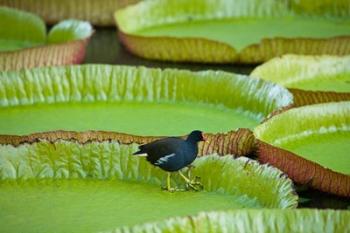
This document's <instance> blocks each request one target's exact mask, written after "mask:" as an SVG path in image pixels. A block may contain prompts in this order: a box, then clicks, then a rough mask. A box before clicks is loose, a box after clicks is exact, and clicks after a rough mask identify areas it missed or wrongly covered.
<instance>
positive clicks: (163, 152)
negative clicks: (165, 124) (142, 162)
mask: <svg viewBox="0 0 350 233" xmlns="http://www.w3.org/2000/svg"><path fill="white" fill-rule="evenodd" d="M182 143H183V140H182V139H179V138H165V139H162V140H158V141H155V142H153V143H150V144H147V145H146V147H145V148H144V149H145V153H147V154H148V156H147V160H148V161H150V162H151V163H155V162H156V161H157V160H159V159H160V158H162V157H165V156H167V155H170V154H176V153H177V152H178V149H179V148H180V147H181V144H182Z"/></svg>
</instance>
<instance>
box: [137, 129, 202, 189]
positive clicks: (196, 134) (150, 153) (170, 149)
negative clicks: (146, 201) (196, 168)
mask: <svg viewBox="0 0 350 233" xmlns="http://www.w3.org/2000/svg"><path fill="white" fill-rule="evenodd" d="M200 141H205V138H204V136H203V133H202V132H201V131H199V130H194V131H192V132H191V133H190V134H189V135H188V137H187V139H186V140H183V139H182V138H178V137H168V138H163V139H159V140H156V141H153V142H151V143H148V144H144V145H141V146H139V151H137V152H135V153H134V155H141V154H146V156H147V161H148V162H150V163H151V164H153V165H154V166H157V167H160V168H161V169H163V170H165V171H167V172H168V176H167V187H166V189H167V190H168V191H174V190H175V189H173V188H171V184H170V178H171V172H175V171H178V172H179V174H180V176H181V177H182V178H183V179H184V180H185V181H186V184H187V186H189V187H191V188H193V189H195V190H197V189H196V187H195V185H196V184H199V183H198V182H194V181H192V180H190V178H188V177H186V176H185V175H184V174H182V172H181V171H180V170H181V169H182V168H184V167H186V166H189V165H190V164H191V163H192V162H193V161H194V160H195V159H196V157H197V154H198V142H200Z"/></svg>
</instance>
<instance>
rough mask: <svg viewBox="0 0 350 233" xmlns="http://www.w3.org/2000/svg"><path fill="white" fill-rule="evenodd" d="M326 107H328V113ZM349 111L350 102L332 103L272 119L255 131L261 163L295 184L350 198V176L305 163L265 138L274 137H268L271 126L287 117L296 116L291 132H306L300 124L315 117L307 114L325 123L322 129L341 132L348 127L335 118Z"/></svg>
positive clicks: (301, 108) (301, 158)
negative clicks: (277, 169) (339, 130)
mask: <svg viewBox="0 0 350 233" xmlns="http://www.w3.org/2000/svg"><path fill="white" fill-rule="evenodd" d="M327 107H329V108H328V109H329V111H328V112H327V111H326V110H325V109H327ZM345 108H347V109H345ZM349 109H350V101H343V102H332V103H323V104H315V105H309V106H303V107H299V108H292V109H289V110H287V111H285V112H283V113H281V114H278V115H276V116H273V117H272V118H270V119H268V120H267V121H265V122H264V123H262V124H261V125H259V126H257V127H256V128H255V129H254V135H255V138H256V142H257V156H258V160H259V161H260V162H262V163H268V164H271V165H273V166H275V167H277V168H279V169H281V170H282V171H284V172H285V173H286V174H287V175H288V176H289V177H290V178H291V179H292V180H293V181H295V182H296V183H299V184H305V185H309V186H310V187H312V188H315V189H317V190H320V191H323V192H327V193H332V194H335V195H339V196H344V197H350V175H347V174H343V173H340V172H336V171H333V170H331V169H328V168H325V167H323V166H322V165H320V164H318V163H317V162H314V161H311V160H308V159H305V158H303V157H301V156H299V155H297V154H296V153H293V152H291V151H288V150H285V149H283V148H280V147H278V146H276V145H273V142H271V141H270V139H266V138H265V137H266V136H267V137H271V136H272V137H275V136H273V133H271V132H270V133H268V132H269V130H271V125H273V124H274V122H283V119H284V117H286V116H289V115H291V116H294V118H293V119H294V120H293V122H289V126H290V127H291V129H293V130H295V131H297V130H298V129H299V128H303V127H304V128H305V127H306V126H308V125H306V124H305V122H304V124H298V123H300V122H299V121H300V120H301V121H303V120H306V119H308V120H312V119H313V117H312V116H309V115H310V114H308V111H312V113H313V114H312V115H313V116H315V115H316V113H317V114H318V115H317V116H318V117H319V118H321V119H322V121H321V122H320V125H319V128H322V129H328V128H332V129H334V128H336V129H341V128H343V127H346V125H344V124H343V123H342V122H341V120H338V121H334V119H333V118H336V117H337V116H338V117H340V116H341V114H346V111H347V112H349ZM342 111H344V112H342ZM337 114H338V115H337ZM298 117H299V120H297V118H298ZM332 119H333V120H332ZM319 121H320V119H319V120H318V121H314V122H317V123H318V122H319ZM324 124H326V125H324ZM310 127H311V126H310ZM319 128H318V129H319ZM311 129H312V128H311ZM274 130H276V129H274ZM315 130H316V129H315ZM283 133H286V131H283ZM264 135H265V136H264ZM275 139H276V138H275ZM275 139H273V140H275Z"/></svg>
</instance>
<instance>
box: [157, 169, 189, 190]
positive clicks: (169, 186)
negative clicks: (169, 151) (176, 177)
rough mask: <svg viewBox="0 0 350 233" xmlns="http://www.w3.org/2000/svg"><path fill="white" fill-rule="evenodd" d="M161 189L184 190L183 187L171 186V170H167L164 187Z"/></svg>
mask: <svg viewBox="0 0 350 233" xmlns="http://www.w3.org/2000/svg"><path fill="white" fill-rule="evenodd" d="M162 189H163V190H166V191H168V192H176V191H185V190H184V189H179V188H176V187H174V188H173V187H171V172H167V179H166V187H163V188H162Z"/></svg>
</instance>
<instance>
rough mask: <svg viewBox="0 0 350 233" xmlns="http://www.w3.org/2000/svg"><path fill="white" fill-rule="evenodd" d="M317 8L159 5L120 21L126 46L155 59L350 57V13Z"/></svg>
mask: <svg viewBox="0 0 350 233" xmlns="http://www.w3.org/2000/svg"><path fill="white" fill-rule="evenodd" d="M292 2H293V3H294V1H292ZM321 2H322V1H321ZM344 4H345V3H344ZM308 5H310V6H311V7H310V8H307V6H308ZM346 5H347V9H349V8H348V7H349V2H347V3H346ZM312 6H313V5H312V4H304V5H303V4H300V5H299V4H297V3H296V4H291V2H290V1H276V0H269V1H264V2H263V3H262V2H261V1H257V0H255V1H245V0H220V1H215V2H213V1H210V0H205V1H203V0H195V1H187V0H180V1H179V0H170V1H169V0H156V1H142V2H140V3H137V4H135V5H133V6H129V7H127V8H124V9H120V10H118V11H117V12H116V15H115V17H116V21H117V24H118V26H119V29H120V38H121V39H122V41H123V42H124V44H125V45H126V47H127V48H128V49H129V50H130V51H131V52H133V53H135V54H137V55H139V56H142V57H146V58H151V59H159V60H171V61H194V62H215V63H222V62H241V63H257V62H263V61H266V60H268V59H270V58H272V57H275V56H278V55H282V54H286V53H296V54H337V55H342V54H348V53H349V52H350V46H349V41H350V37H349V36H350V32H349V27H350V20H349V18H348V16H349V15H350V12H348V11H347V12H344V9H343V7H342V6H341V5H335V6H334V5H333V4H332V3H331V2H330V1H327V3H326V1H325V4H323V6H322V7H324V8H325V9H328V8H327V7H329V10H325V11H324V12H323V13H322V14H320V11H319V9H318V8H317V7H312ZM324 8H323V9H324ZM302 9H305V11H303V10H302Z"/></svg>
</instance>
